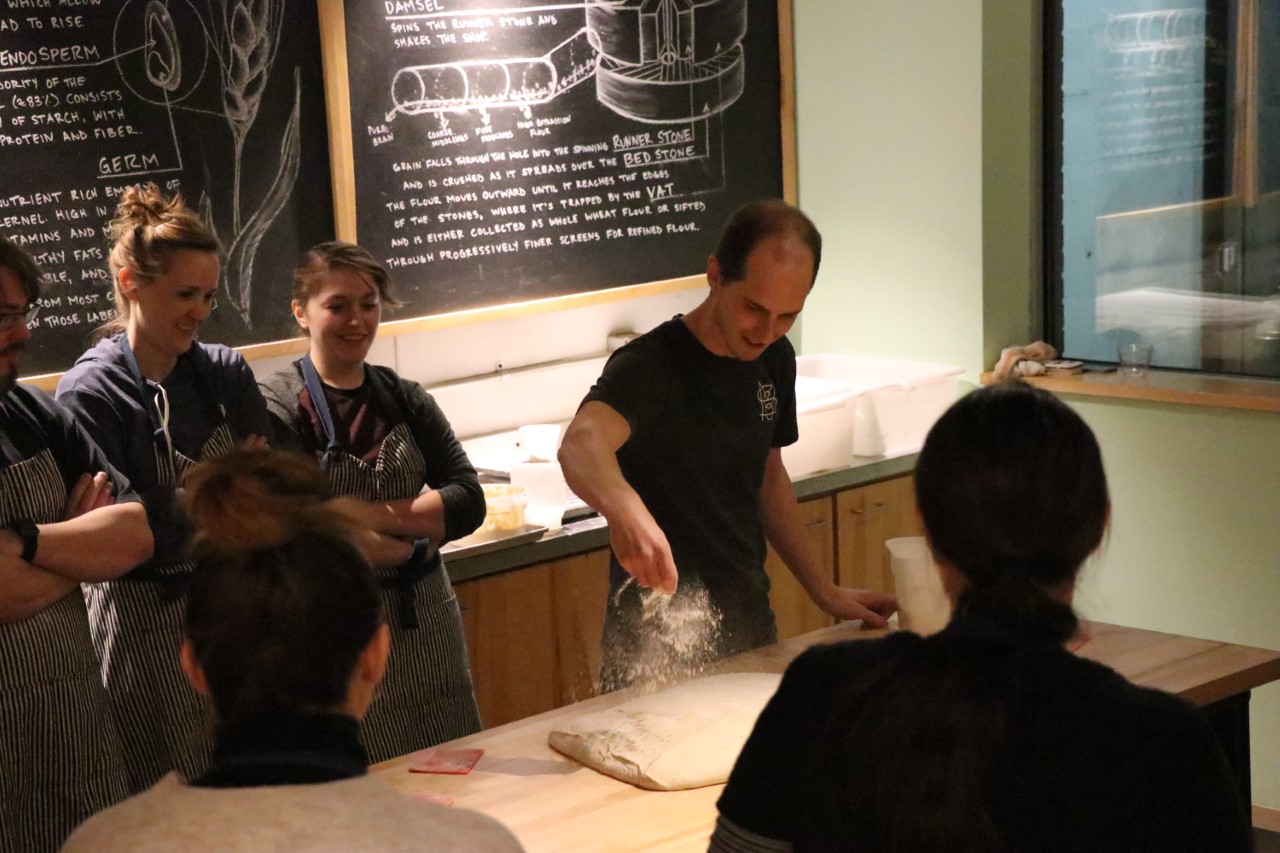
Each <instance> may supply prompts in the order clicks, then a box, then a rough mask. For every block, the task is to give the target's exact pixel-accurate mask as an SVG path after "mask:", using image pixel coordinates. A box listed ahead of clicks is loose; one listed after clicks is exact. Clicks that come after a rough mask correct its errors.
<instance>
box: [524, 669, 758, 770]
mask: <svg viewBox="0 0 1280 853" xmlns="http://www.w3.org/2000/svg"><path fill="white" fill-rule="evenodd" d="M781 678H782V676H780V675H776V674H772V673H759V672H746V673H733V674H730V675H714V676H711V677H709V678H700V679H697V680H696V681H690V682H687V683H685V684H681V685H678V686H676V687H670V688H668V689H666V690H662V691H660V692H658V693H652V694H649V695H648V696H639V697H637V698H635V699H631V700H629V701H627V702H624V703H623V704H621V705H618V706H616V707H613V708H608V709H606V710H604V711H597V712H595V713H592V714H585V715H583V716H581V717H576V718H574V719H572V720H569V721H568V722H566V723H563V724H562V725H560V726H559V727H557V728H556V729H554V730H553V731H552V732H551V734H550V735H549V736H548V738H547V742H548V743H550V745H551V746H552V747H553V748H554V749H556V750H558V751H559V752H562V753H564V754H565V755H567V756H569V757H570V758H573V759H575V760H577V761H580V762H582V763H583V764H585V765H586V766H588V767H590V768H592V769H594V770H598V771H600V772H601V773H604V774H605V775H607V776H612V777H613V778H615V779H620V780H621V781H623V782H628V783H630V784H632V785H635V786H637V787H639V788H646V789H648V790H651V791H677V790H680V789H682V788H700V787H703V786H704V785H718V784H720V783H722V782H725V781H727V780H728V779H729V771H730V770H732V769H733V763H734V761H736V760H737V758H738V753H739V752H741V751H742V745H743V744H744V743H746V740H747V736H748V735H750V734H751V729H752V727H753V726H755V722H756V718H757V717H759V716H760V712H761V711H762V710H763V709H764V706H765V704H766V703H767V702H768V701H769V698H770V697H772V696H773V694H774V692H775V691H776V690H777V689H778V682H779V681H780V680H781Z"/></svg>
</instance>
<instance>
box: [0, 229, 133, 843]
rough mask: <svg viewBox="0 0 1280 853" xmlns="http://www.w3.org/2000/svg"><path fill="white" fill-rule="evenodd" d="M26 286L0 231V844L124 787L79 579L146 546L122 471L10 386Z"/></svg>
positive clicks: (108, 574) (127, 562)
mask: <svg viewBox="0 0 1280 853" xmlns="http://www.w3.org/2000/svg"><path fill="white" fill-rule="evenodd" d="M39 296H40V272H39V270H38V269H37V268H36V265H35V264H34V263H33V262H32V260H31V258H30V257H28V256H27V254H26V253H25V252H23V251H22V250H21V249H20V248H18V247H17V246H16V245H14V244H13V243H12V242H10V241H9V240H6V239H4V238H3V237H0V779H3V780H4V785H3V788H2V789H0V790H2V793H0V850H31V851H37V850H39V851H44V850H48V851H52V850H56V849H57V847H58V845H59V844H61V843H62V840H63V838H65V837H66V836H67V835H68V834H69V833H70V832H71V830H72V829H74V828H75V826H76V825H77V824H78V823H79V822H80V821H82V820H84V819H85V818H87V817H88V816H89V815H90V814H92V813H93V812H95V811H97V810H99V809H102V808H104V807H106V806H108V805H111V804H112V803H113V802H115V801H117V800H120V799H123V798H124V797H125V796H126V794H127V793H128V791H127V784H126V778H125V770H124V762H123V756H122V754H121V751H120V741H119V738H118V735H117V733H116V730H115V728H114V725H113V724H112V721H111V717H110V711H109V708H108V705H107V701H106V693H105V691H104V690H103V688H102V683H101V681H100V679H99V677H98V665H97V662H96V660H95V657H94V652H93V646H92V644H91V642H90V639H89V624H88V618H87V615H86V612H85V605H84V598H83V596H82V595H81V592H80V584H81V583H93V582H96V581H101V580H105V579H108V578H113V577H116V576H118V575H120V574H122V573H123V572H126V571H128V570H129V569H131V568H133V567H134V566H135V565H137V564H138V563H140V562H142V561H143V560H145V559H146V558H147V557H148V556H149V555H150V553H151V532H150V529H149V528H148V526H147V516H146V511H145V510H144V509H143V507H142V504H141V503H140V502H139V501H138V498H137V496H136V495H134V494H133V492H132V490H131V489H130V487H129V483H128V481H127V480H126V479H125V478H124V477H122V476H121V475H120V474H119V473H118V472H116V471H115V470H114V469H113V468H112V467H111V466H110V465H109V464H108V463H107V461H106V459H105V458H104V457H103V455H102V452H101V451H100V450H99V449H98V447H97V446H96V445H95V444H94V443H93V441H92V440H91V439H90V438H89V436H88V435H87V434H86V433H85V432H84V430H82V429H81V428H80V427H79V426H77V425H76V424H75V423H74V422H73V421H72V420H71V418H70V416H69V415H68V414H67V413H66V412H64V411H63V410H62V408H61V407H59V406H58V405H57V403H55V402H54V401H53V400H52V399H50V398H49V396H48V395H47V394H45V393H44V392H42V391H40V390H38V389H35V388H31V387H28V386H26V385H19V384H18V381H17V380H18V365H19V361H20V359H21V355H22V351H23V350H24V349H26V347H27V343H28V342H29V341H30V340H31V329H30V323H31V321H32V320H33V319H34V318H35V313H36V306H37V300H38V299H39Z"/></svg>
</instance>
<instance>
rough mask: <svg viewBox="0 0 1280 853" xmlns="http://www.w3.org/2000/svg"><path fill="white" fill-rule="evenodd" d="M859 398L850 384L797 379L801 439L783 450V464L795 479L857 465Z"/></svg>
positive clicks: (798, 421)
mask: <svg viewBox="0 0 1280 853" xmlns="http://www.w3.org/2000/svg"><path fill="white" fill-rule="evenodd" d="M857 396H858V392H857V391H855V390H854V389H853V388H852V387H851V386H850V385H849V384H848V383H847V382H833V381H831V380H826V379H814V378H812V377H809V376H797V377H796V422H797V424H798V425H799V428H800V439H799V440H798V441H797V442H796V443H795V444H789V445H787V446H786V447H784V448H782V464H784V465H786V466H787V473H788V474H789V475H791V477H793V478H794V477H803V476H805V475H807V474H813V473H815V472H817V471H822V470H825V469H827V468H844V467H848V465H849V464H850V463H851V462H852V461H853V443H854V417H855V415H856V409H855V400H856V398H857Z"/></svg>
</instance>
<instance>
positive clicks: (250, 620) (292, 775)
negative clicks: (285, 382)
mask: <svg viewBox="0 0 1280 853" xmlns="http://www.w3.org/2000/svg"><path fill="white" fill-rule="evenodd" d="M328 488H329V484H328V480H327V478H326V477H325V476H324V474H323V473H321V472H320V471H318V470H317V469H316V467H315V466H314V464H312V462H311V461H310V460H308V459H306V458H305V457H303V456H300V455H296V454H289V453H283V452H279V451H263V450H237V451H233V452H232V453H230V454H228V455H226V456H224V457H222V458H221V459H218V460H216V461H213V462H209V463H206V464H205V465H202V466H201V467H200V468H198V469H196V470H195V471H193V472H192V474H191V476H190V477H189V478H188V484H187V502H188V506H189V508H190V513H191V516H192V518H193V520H194V523H195V526H196V538H195V555H196V571H195V574H194V576H193V578H192V582H191V586H190V589H189V591H188V594H187V607H186V618H187V637H186V641H185V642H184V643H183V645H182V651H181V659H182V668H183V670H184V671H185V672H186V673H187V676H188V677H189V678H190V680H191V683H192V684H193V685H195V687H196V689H198V690H200V691H201V692H206V693H208V694H209V695H210V697H211V698H212V700H213V705H214V707H215V708H216V709H217V715H218V720H219V724H218V734H217V745H216V749H215V751H214V755H213V761H212V764H211V766H210V767H209V769H208V771H206V772H205V773H204V774H202V775H201V776H199V777H197V778H195V779H193V780H192V781H191V782H189V783H188V782H186V781H185V780H183V779H181V778H179V777H178V776H176V775H173V774H171V775H169V776H167V777H166V778H165V779H163V780H162V781H161V782H160V783H159V784H158V785H156V786H155V787H153V788H152V789H151V790H149V791H147V792H146V793H144V794H141V795H139V796H137V797H134V798H133V799H131V800H129V801H128V802H125V803H123V804H121V805H119V806H117V807H115V808H113V809H110V810H108V811H106V812H104V813H102V814H100V815H98V816H97V817H95V818H93V819H92V820H90V821H88V822H87V823H86V824H85V825H84V826H82V827H81V828H80V829H79V830H78V831H77V832H76V833H75V834H74V835H73V836H72V837H71V839H70V840H69V841H68V843H67V845H66V847H64V850H67V851H80V850H83V851H95V853H111V851H125V850H139V849H155V845H156V844H157V843H163V845H164V849H171V850H184V851H194V853H199V851H212V850H219V851H224V850H225V851H240V850H245V851H247V850H264V849H282V848H286V847H287V848H288V849H290V850H306V851H346V850H445V849H447V850H457V851H471V850H474V851H481V850H484V851H515V850H519V849H520V845H519V842H517V841H516V839H515V838H514V837H513V836H512V835H511V833H510V832H508V831H507V830H506V829H505V828H504V827H502V826H501V824H498V823H497V822H496V821H494V820H492V819H491V818H487V817H484V816H482V815H480V814H477V813H475V812H470V811H466V810H463V809H447V808H444V807H442V806H439V805H435V804H431V803H425V802H420V801H415V800H413V799H412V798H410V797H408V796H406V795H404V794H402V793H400V792H398V791H396V790H394V789H393V788H391V787H390V786H389V785H387V784H385V783H384V782H383V781H382V780H381V779H378V778H375V777H372V776H369V775H367V772H366V771H367V766H368V758H367V756H366V753H365V751H364V749H363V747H362V746H361V744H360V739H359V723H358V721H359V720H360V718H361V717H363V716H364V713H365V711H366V710H367V709H368V707H369V703H370V702H371V701H372V700H373V695H374V691H375V689H376V688H377V685H378V683H379V681H380V680H381V678H382V674H383V672H384V671H385V669H386V664H387V654H388V650H389V647H390V640H389V633H388V630H387V625H386V623H385V621H384V620H383V616H382V609H381V601H380V592H379V589H378V586H377V581H376V579H375V577H374V573H373V570H372V568H371V567H370V565H369V563H368V561H367V560H366V559H365V558H364V556H363V554H362V551H361V548H360V547H359V546H358V545H357V544H356V542H355V541H353V537H361V536H366V535H367V534H366V533H362V532H360V528H359V527H358V525H357V523H356V522H355V520H354V519H353V518H352V517H350V516H348V515H346V514H344V513H343V512H342V511H341V510H340V509H338V508H335V505H334V504H332V503H330V502H326V501H325V497H326V496H327V493H328Z"/></svg>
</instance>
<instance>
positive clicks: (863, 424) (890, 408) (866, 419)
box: [796, 353, 964, 456]
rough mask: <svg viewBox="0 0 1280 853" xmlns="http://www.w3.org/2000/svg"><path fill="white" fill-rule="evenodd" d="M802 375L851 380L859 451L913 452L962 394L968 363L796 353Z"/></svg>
mask: <svg viewBox="0 0 1280 853" xmlns="http://www.w3.org/2000/svg"><path fill="white" fill-rule="evenodd" d="M796 370H797V371H798V373H799V374H800V375H801V376H808V377H816V378H819V379H827V380H836V381H841V382H846V383H848V384H849V386H850V388H851V389H853V390H854V391H855V392H860V394H859V396H858V397H857V398H856V399H857V405H856V409H857V415H856V426H855V428H854V436H853V454H854V455H855V456H892V455H898V454H902V453H913V452H915V451H917V450H919V449H920V446H921V445H922V444H924V437H925V435H926V434H927V433H928V432H929V427H931V426H933V422H934V421H936V420H937V419H938V417H939V416H940V415H941V414H942V413H943V412H945V411H946V410H947V407H948V406H950V405H951V404H952V403H954V402H955V400H956V394H957V391H958V387H957V386H958V381H959V376H960V374H961V373H963V372H964V368H961V367H956V366H954V365H950V364H935V363H933V362H927V361H909V360H907V359H900V358H879V357H876V356H863V355H846V354H843V353H820V354H815V355H802V356H800V357H799V358H797V359H796Z"/></svg>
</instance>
